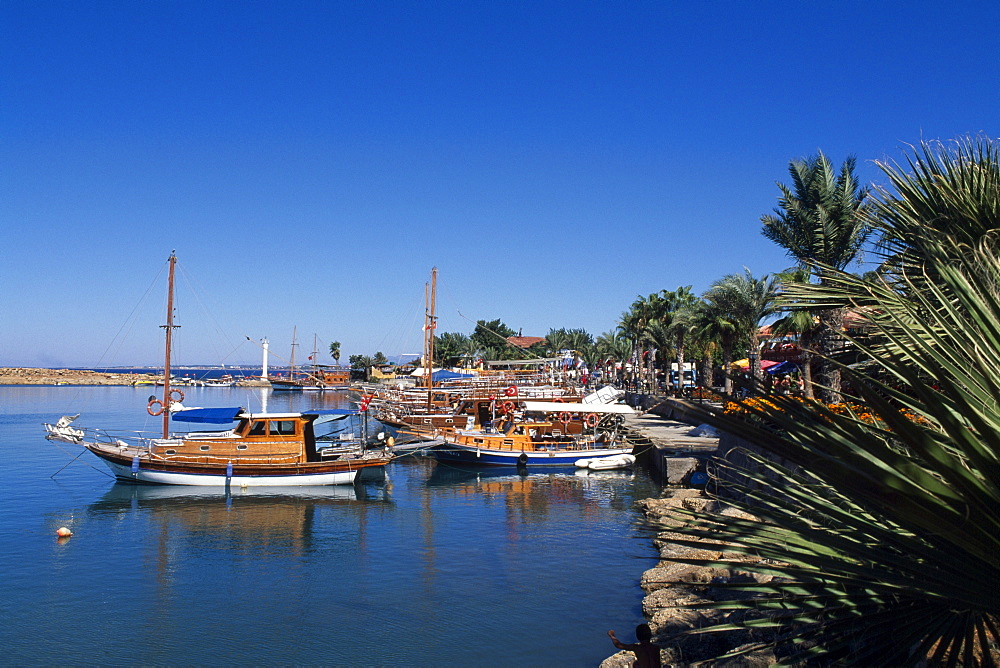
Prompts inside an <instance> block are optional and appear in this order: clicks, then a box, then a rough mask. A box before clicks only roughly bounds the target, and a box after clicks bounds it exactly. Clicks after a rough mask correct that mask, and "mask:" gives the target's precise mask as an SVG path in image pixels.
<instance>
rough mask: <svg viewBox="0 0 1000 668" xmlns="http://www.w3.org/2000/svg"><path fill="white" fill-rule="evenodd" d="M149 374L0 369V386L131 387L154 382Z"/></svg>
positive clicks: (154, 378)
mask: <svg viewBox="0 0 1000 668" xmlns="http://www.w3.org/2000/svg"><path fill="white" fill-rule="evenodd" d="M159 378H160V376H159V375H157V374H151V373H101V372H98V371H89V370H86V369H37V368H21V367H6V368H0V385H132V384H134V383H136V382H143V383H147V382H154V381H156V380H158V379H159Z"/></svg>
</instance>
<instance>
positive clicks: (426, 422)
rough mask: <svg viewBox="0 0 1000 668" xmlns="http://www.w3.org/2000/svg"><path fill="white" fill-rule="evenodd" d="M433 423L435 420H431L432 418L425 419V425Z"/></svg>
mask: <svg viewBox="0 0 1000 668" xmlns="http://www.w3.org/2000/svg"><path fill="white" fill-rule="evenodd" d="M433 422H434V421H433V420H431V419H430V418H424V424H431V423H433Z"/></svg>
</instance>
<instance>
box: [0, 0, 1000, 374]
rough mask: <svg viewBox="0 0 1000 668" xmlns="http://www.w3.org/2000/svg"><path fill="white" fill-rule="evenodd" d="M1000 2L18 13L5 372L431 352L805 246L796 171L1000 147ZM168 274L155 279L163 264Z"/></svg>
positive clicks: (307, 5) (541, 327)
mask: <svg viewBox="0 0 1000 668" xmlns="http://www.w3.org/2000/svg"><path fill="white" fill-rule="evenodd" d="M998 25H1000V4H998V3H996V2H965V3H944V2H935V3H925V2H908V3H902V2H864V3H862V2H839V3H811V2H753V3H750V2H739V3H737V2H698V3H680V2H603V3H601V2H544V1H541V2H488V3H485V2H286V1H282V2H268V1H263V2H252V3H251V2H204V1H199V2H194V1H179V2H158V3H152V2H124V1H119V2H76V1H73V2H70V1H64V2H58V1H56V2H46V3H32V2H20V3H17V2H7V3H3V4H2V5H0V30H2V32H0V59H2V61H0V170H2V171H0V195H2V196H0V224H2V229H3V237H4V242H5V243H4V244H3V250H2V262H0V300H2V303H0V366H34V365H38V366H64V365H68V366H90V365H99V364H155V363H157V362H158V361H159V360H160V358H161V357H162V350H161V349H162V344H161V343H160V337H161V335H162V332H161V330H160V329H159V328H158V325H159V324H162V322H163V303H164V295H163V291H164V289H165V288H164V287H163V284H162V277H163V274H162V270H163V268H164V265H165V261H166V258H167V257H168V256H169V254H170V252H171V250H173V249H176V251H177V255H178V257H179V259H180V266H181V269H182V271H181V280H180V281H179V287H178V300H179V303H178V318H179V322H180V323H181V324H182V325H183V327H182V328H181V330H179V333H178V343H177V350H178V357H179V358H180V360H181V361H182V362H189V363H196V362H204V363H219V362H221V363H227V364H232V363H238V362H254V361H256V360H258V359H259V352H258V349H257V347H256V346H255V345H254V344H252V343H250V342H248V341H246V337H250V338H252V339H255V340H256V339H260V338H262V337H265V336H266V337H268V338H269V339H270V340H271V342H272V347H273V349H274V350H275V352H276V353H278V354H285V355H287V352H284V351H286V350H287V349H288V346H289V344H290V343H291V338H292V330H293V327H297V331H298V336H299V341H300V342H301V343H302V344H303V345H302V347H301V348H300V349H299V351H300V352H299V355H302V354H303V353H302V351H303V350H307V349H308V348H311V346H312V340H313V335H314V334H315V335H317V336H318V337H319V340H320V341H321V343H322V344H324V347H325V344H328V343H329V342H330V341H332V340H339V341H340V342H341V343H342V348H343V351H344V356H345V358H346V356H348V355H351V354H356V353H364V354H373V353H374V352H375V351H377V350H380V351H383V352H384V353H386V354H387V355H389V356H390V357H392V356H394V355H396V354H398V353H408V352H419V350H420V345H421V344H420V341H421V333H420V325H421V319H422V313H423V304H424V284H425V283H426V282H427V280H428V278H429V275H430V269H431V267H432V266H437V267H438V269H439V272H440V277H439V292H438V313H439V315H440V330H439V331H461V332H465V333H469V332H471V331H472V329H473V327H474V323H475V320H477V319H488V320H491V319H494V318H500V319H502V320H503V321H504V322H505V323H507V324H508V325H510V326H511V327H513V328H514V329H522V330H523V333H524V334H525V335H540V336H541V335H544V334H546V333H547V332H548V331H549V329H550V328H558V327H582V328H585V329H587V330H588V331H589V332H591V333H592V334H594V335H598V334H600V333H602V332H605V331H609V330H612V329H613V328H614V327H615V324H616V321H617V319H618V317H619V316H620V314H621V313H622V312H623V311H624V310H626V309H627V308H628V306H629V304H630V303H631V302H632V301H633V299H635V297H636V296H637V295H639V294H643V295H645V294H649V293H651V292H655V291H658V290H661V289H664V288H666V289H673V288H676V287H677V286H679V285H692V286H693V287H694V289H695V290H696V291H698V292H701V291H704V290H705V289H707V288H708V287H709V285H710V284H711V283H712V282H713V281H714V280H716V279H718V278H720V277H722V276H723V275H725V274H729V273H733V272H738V271H742V267H743V266H747V267H749V268H750V270H751V271H752V272H754V274H757V275H760V274H764V273H770V272H774V271H779V270H781V269H783V268H785V267H787V266H788V265H789V264H790V262H789V261H788V259H787V258H786V257H785V256H784V254H783V252H782V251H781V250H780V249H778V248H777V247H775V246H774V245H773V244H771V243H770V242H769V241H767V240H766V239H764V238H763V237H762V236H761V235H760V216H761V215H762V214H765V213H768V212H770V211H771V209H772V208H773V207H774V206H775V204H776V199H777V194H778V191H777V188H776V186H775V182H776V181H787V167H788V162H789V160H791V159H794V158H799V157H804V156H808V155H810V154H814V153H815V152H816V151H817V150H823V151H824V152H825V153H826V154H827V155H829V156H830V157H831V158H832V159H833V160H834V161H835V163H837V164H839V163H840V161H842V160H843V158H844V157H845V156H847V155H850V154H853V155H856V156H857V158H858V161H859V173H860V175H861V177H862V178H863V179H865V180H866V181H879V180H880V176H879V172H878V170H877V168H875V167H874V165H873V164H872V161H873V160H875V159H885V158H889V159H899V158H901V157H903V149H904V147H905V146H906V145H907V144H910V143H915V142H918V141H920V140H921V139H922V138H923V139H950V138H954V137H956V136H959V135H964V134H969V133H979V132H984V133H986V134H989V135H990V136H994V137H996V136H997V135H998V131H997V127H996V124H997V110H998V102H1000V76H998V73H1000V57H998V56H997V53H998V46H1000V44H998V41H1000V40H998V39H997V30H996V28H997V26H998ZM158 275H159V279H158V278H157V277H158Z"/></svg>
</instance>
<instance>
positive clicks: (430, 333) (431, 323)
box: [424, 267, 438, 413]
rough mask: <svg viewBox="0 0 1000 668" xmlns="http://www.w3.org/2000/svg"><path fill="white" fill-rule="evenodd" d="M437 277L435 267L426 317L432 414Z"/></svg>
mask: <svg viewBox="0 0 1000 668" xmlns="http://www.w3.org/2000/svg"><path fill="white" fill-rule="evenodd" d="M437 277H438V269H437V267H433V268H432V269H431V283H430V287H429V289H428V290H427V291H426V292H427V295H426V297H427V314H426V316H425V320H424V321H425V323H426V328H427V337H426V351H427V358H426V359H427V368H426V375H427V412H428V413H430V412H431V394H432V390H433V389H434V330H435V328H436V327H437V317H436V316H435V315H434V309H435V307H436V302H437Z"/></svg>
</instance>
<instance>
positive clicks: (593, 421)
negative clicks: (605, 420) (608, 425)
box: [584, 413, 597, 427]
mask: <svg viewBox="0 0 1000 668" xmlns="http://www.w3.org/2000/svg"><path fill="white" fill-rule="evenodd" d="M584 421H585V422H586V423H587V426H588V427H596V426H597V413H589V414H588V415H587V417H586V418H584Z"/></svg>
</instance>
